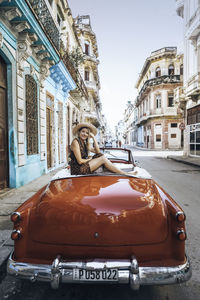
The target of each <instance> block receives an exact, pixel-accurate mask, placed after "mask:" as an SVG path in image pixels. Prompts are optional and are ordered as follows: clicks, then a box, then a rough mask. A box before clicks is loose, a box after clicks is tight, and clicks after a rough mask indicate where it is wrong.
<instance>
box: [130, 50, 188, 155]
mask: <svg viewBox="0 0 200 300" xmlns="http://www.w3.org/2000/svg"><path fill="white" fill-rule="evenodd" d="M182 75H183V55H177V49H176V47H166V48H162V49H159V50H157V51H154V52H152V53H151V56H150V57H148V58H147V59H146V61H145V64H144V66H143V69H142V71H141V73H140V76H139V78H138V80H137V83H136V88H137V89H138V96H137V99H136V102H135V106H136V108H137V112H138V117H137V121H136V125H137V127H138V129H137V145H138V146H141V147H144V148H148V149H161V150H164V149H180V148H181V147H182V146H183V132H182V129H181V126H180V124H182V123H183V113H182V110H181V109H180V108H179V107H178V104H177V103H175V98H174V93H175V90H176V89H177V88H178V87H182Z"/></svg>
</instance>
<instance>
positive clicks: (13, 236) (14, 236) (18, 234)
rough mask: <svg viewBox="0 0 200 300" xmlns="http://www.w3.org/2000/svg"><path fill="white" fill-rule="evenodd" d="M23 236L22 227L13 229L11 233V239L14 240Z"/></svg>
mask: <svg viewBox="0 0 200 300" xmlns="http://www.w3.org/2000/svg"><path fill="white" fill-rule="evenodd" d="M21 237H22V234H21V231H20V229H17V230H16V229H14V230H13V231H12V233H11V239H12V240H19V239H21Z"/></svg>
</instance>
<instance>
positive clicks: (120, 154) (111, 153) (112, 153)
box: [102, 149, 129, 161]
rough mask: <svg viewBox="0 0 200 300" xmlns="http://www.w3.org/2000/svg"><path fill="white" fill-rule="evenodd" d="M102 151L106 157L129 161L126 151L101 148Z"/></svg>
mask: <svg viewBox="0 0 200 300" xmlns="http://www.w3.org/2000/svg"><path fill="white" fill-rule="evenodd" d="M102 152H103V153H104V155H105V156H106V157H107V158H108V159H123V160H126V161H129V155H128V151H125V150H121V149H103V150H102Z"/></svg>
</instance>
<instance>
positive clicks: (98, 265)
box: [7, 254, 192, 290]
mask: <svg viewBox="0 0 200 300" xmlns="http://www.w3.org/2000/svg"><path fill="white" fill-rule="evenodd" d="M74 268H82V269H86V270H93V269H98V270H100V269H105V268H117V269H118V281H117V282H112V281H111V282H110V281H109V283H117V284H122V283H125V284H130V287H131V288H132V289H133V290H138V289H139V287H140V285H162V284H175V283H181V282H184V281H187V280H189V279H190V277H191V275H192V270H191V266H190V262H189V259H187V261H186V263H184V264H183V265H179V266H175V267H139V266H138V262H137V260H136V258H135V257H133V258H132V259H131V260H103V259H99V260H91V261H61V260H60V258H59V256H58V257H57V258H56V259H55V260H54V261H53V263H52V265H39V264H38V265H37V264H28V263H20V262H15V261H14V260H13V259H12V254H11V255H10V257H9V259H8V263H7V272H8V273H9V274H10V275H15V276H17V277H19V278H22V279H29V280H31V281H46V282H50V283H51V287H52V288H54V289H56V288H58V287H59V283H61V282H62V283H74V282H76V283H86V281H82V280H79V281H77V280H76V281H74V280H73V269H74ZM89 283H91V281H90V282H89ZM94 283H97V281H94ZM102 283H107V281H106V282H105V281H103V282H102Z"/></svg>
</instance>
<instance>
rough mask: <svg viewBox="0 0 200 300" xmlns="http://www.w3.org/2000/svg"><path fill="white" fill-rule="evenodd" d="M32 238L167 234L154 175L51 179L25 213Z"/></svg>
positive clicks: (69, 241)
mask: <svg viewBox="0 0 200 300" xmlns="http://www.w3.org/2000/svg"><path fill="white" fill-rule="evenodd" d="M29 232H30V236H31V239H32V240H33V241H35V242H40V243H49V244H63V245H77V246H78V245H87V246H97V245H99V246H115V245H116V246H120V245H139V244H148V243H151V244H152V243H160V242H162V241H164V240H165V239H166V237H167V233H168V226H167V216H166V212H165V207H164V204H163V202H162V200H161V198H160V196H159V193H158V191H157V189H156V186H155V183H154V182H153V180H146V179H139V178H133V177H128V176H115V175H113V176H86V177H74V178H68V179H60V180H55V181H52V182H51V183H50V184H49V186H48V187H47V189H46V190H45V192H44V193H43V195H42V196H41V198H40V200H39V201H38V203H37V205H36V206H35V207H34V209H32V211H31V215H30V224H29Z"/></svg>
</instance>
